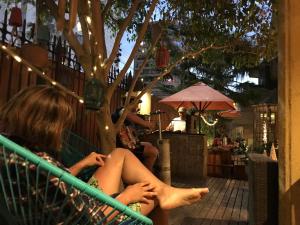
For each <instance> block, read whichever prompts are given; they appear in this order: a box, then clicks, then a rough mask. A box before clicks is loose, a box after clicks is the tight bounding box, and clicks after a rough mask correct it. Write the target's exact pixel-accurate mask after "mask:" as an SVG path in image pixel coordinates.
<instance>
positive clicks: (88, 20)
mask: <svg viewBox="0 0 300 225" xmlns="http://www.w3.org/2000/svg"><path fill="white" fill-rule="evenodd" d="M86 22H87V23H88V24H91V23H92V19H91V17H89V16H87V17H86Z"/></svg>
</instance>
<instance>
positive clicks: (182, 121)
mask: <svg viewBox="0 0 300 225" xmlns="http://www.w3.org/2000/svg"><path fill="white" fill-rule="evenodd" d="M178 114H179V117H176V118H174V119H173V120H172V121H171V122H170V124H169V125H168V126H167V127H166V131H173V132H177V131H180V132H186V109H185V108H184V107H179V108H178Z"/></svg>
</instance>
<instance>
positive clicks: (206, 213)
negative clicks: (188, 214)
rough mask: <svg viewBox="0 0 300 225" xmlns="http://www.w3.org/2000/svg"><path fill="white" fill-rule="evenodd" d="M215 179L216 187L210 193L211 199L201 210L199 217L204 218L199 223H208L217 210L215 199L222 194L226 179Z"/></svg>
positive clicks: (203, 224)
mask: <svg viewBox="0 0 300 225" xmlns="http://www.w3.org/2000/svg"><path fill="white" fill-rule="evenodd" d="M216 180H217V182H216V183H217V187H216V190H215V191H214V192H213V194H212V195H211V200H210V201H209V202H208V204H206V207H205V208H204V209H203V210H202V211H201V214H200V217H201V218H206V219H207V220H204V221H203V223H202V224H201V225H210V224H211V222H212V221H211V219H214V214H215V212H216V211H217V208H218V207H217V204H216V201H217V199H218V198H220V197H219V196H222V192H223V190H224V186H225V184H226V183H227V180H226V179H216Z"/></svg>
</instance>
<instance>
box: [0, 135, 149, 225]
mask: <svg viewBox="0 0 300 225" xmlns="http://www.w3.org/2000/svg"><path fill="white" fill-rule="evenodd" d="M12 162H13V163H12ZM33 167H34V168H35V169H34V170H33V169H32V168H33ZM63 184H64V185H65V186H64V188H65V190H66V193H63V192H62V189H61V185H63ZM74 189H75V190H76V192H75V193H78V195H76V197H75V198H74ZM71 193H72V194H71ZM86 196H91V197H93V199H95V201H96V203H97V208H93V209H92V210H90V209H89V211H88V210H87V209H86V208H84V207H81V206H82V204H80V203H83V202H86V200H87V198H86ZM0 197H1V198H2V199H3V201H1V203H2V202H4V203H5V207H4V208H5V209H4V210H6V211H7V213H8V214H10V216H11V217H12V218H15V221H16V222H15V223H13V224H105V225H109V224H113V225H115V224H122V225H125V224H126V225H127V224H141V225H151V224H152V221H151V220H150V219H149V218H147V217H145V216H143V215H141V214H139V213H137V212H134V211H133V210H131V209H130V208H128V207H127V206H125V205H123V204H121V203H120V202H118V201H117V200H115V199H114V198H112V197H110V196H108V195H106V194H104V193H103V192H101V191H100V190H98V189H97V188H94V187H92V186H90V185H88V184H87V183H85V182H83V181H81V180H79V179H78V178H76V177H74V176H72V175H71V174H69V173H68V172H66V171H64V170H62V169H60V168H58V167H56V166H54V165H52V164H50V163H48V162H47V161H45V160H43V159H42V158H40V157H39V156H37V155H36V154H34V153H32V152H31V151H28V150H27V149H25V148H23V147H21V146H19V145H17V144H16V143H14V142H12V141H10V140H9V139H7V138H5V137H4V136H2V135H0ZM1 205H2V206H3V204H1ZM99 206H101V208H100V211H99ZM2 208H3V207H2ZM96 210H98V211H96ZM0 215H1V217H2V215H3V213H1V214H0ZM99 218H100V219H99ZM108 218H109V219H108ZM120 218H123V220H121V219H120ZM124 218H125V219H124Z"/></svg>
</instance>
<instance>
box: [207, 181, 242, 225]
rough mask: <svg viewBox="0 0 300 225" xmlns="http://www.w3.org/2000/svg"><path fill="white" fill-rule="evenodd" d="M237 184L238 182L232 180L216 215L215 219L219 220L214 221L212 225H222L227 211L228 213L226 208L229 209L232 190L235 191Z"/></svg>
mask: <svg viewBox="0 0 300 225" xmlns="http://www.w3.org/2000/svg"><path fill="white" fill-rule="evenodd" d="M236 182H237V181H236V180H230V183H229V186H228V188H227V190H226V192H225V193H224V196H223V199H222V201H221V204H220V205H219V208H218V209H217V212H216V214H215V218H216V219H217V220H214V221H213V223H212V224H211V225H220V224H222V220H223V216H224V214H225V211H226V208H227V205H228V202H229V199H230V196H231V193H232V190H233V188H234V186H235V183H236Z"/></svg>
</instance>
